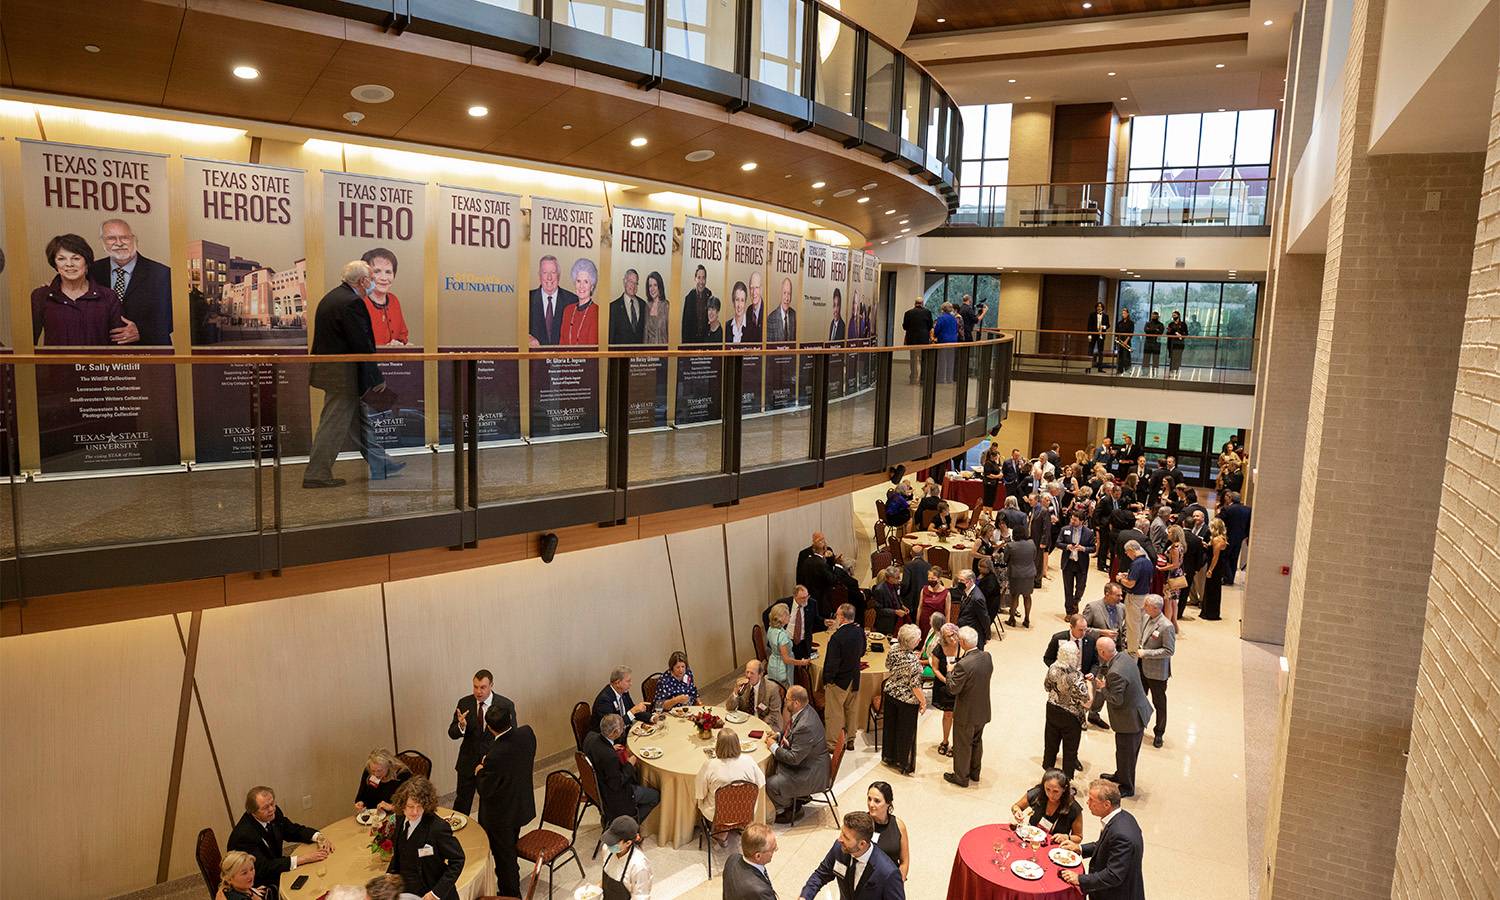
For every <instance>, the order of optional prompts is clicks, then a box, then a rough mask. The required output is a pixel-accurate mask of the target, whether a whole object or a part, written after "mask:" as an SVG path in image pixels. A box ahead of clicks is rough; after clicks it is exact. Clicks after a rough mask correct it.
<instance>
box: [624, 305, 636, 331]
mask: <svg viewBox="0 0 1500 900" xmlns="http://www.w3.org/2000/svg"><path fill="white" fill-rule="evenodd" d="M625 309H626V310H628V311H629V313H630V327H631V328H634V327H635V298H634V297H630V298H628V299H627V300H626V301H625Z"/></svg>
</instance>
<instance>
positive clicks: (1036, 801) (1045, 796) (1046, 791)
mask: <svg viewBox="0 0 1500 900" xmlns="http://www.w3.org/2000/svg"><path fill="white" fill-rule="evenodd" d="M1010 814H1011V815H1012V816H1013V817H1014V818H1015V820H1016V822H1017V823H1020V824H1025V825H1035V826H1036V827H1037V828H1040V829H1042V830H1043V831H1045V832H1047V834H1048V835H1051V836H1063V837H1067V838H1068V839H1070V840H1072V841H1073V842H1074V843H1077V842H1079V841H1081V840H1083V807H1082V806H1081V805H1080V804H1079V802H1078V798H1077V797H1076V796H1075V791H1074V789H1073V782H1072V780H1071V779H1069V778H1068V776H1066V775H1064V774H1063V773H1062V772H1061V771H1059V770H1057V769H1048V770H1047V774H1045V775H1043V776H1042V781H1041V783H1040V784H1038V785H1036V786H1035V787H1033V788H1030V789H1028V790H1027V791H1026V793H1024V794H1022V795H1021V799H1019V800H1017V801H1016V802H1015V803H1012V804H1011V805H1010ZM1055 843H1061V842H1060V841H1059V842H1055Z"/></svg>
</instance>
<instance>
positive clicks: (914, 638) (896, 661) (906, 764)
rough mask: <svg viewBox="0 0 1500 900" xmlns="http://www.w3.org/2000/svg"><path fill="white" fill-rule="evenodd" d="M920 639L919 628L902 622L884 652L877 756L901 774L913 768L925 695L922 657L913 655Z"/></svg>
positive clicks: (908, 773)
mask: <svg viewBox="0 0 1500 900" xmlns="http://www.w3.org/2000/svg"><path fill="white" fill-rule="evenodd" d="M921 642H922V630H921V629H920V628H918V627H917V626H916V625H913V624H906V625H902V626H901V630H900V631H897V632H896V647H894V648H892V649H891V651H890V652H889V653H887V654H886V655H885V669H886V676H885V685H884V686H883V687H882V688H881V692H882V693H883V694H884V695H885V697H884V703H885V730H884V733H883V734H882V735H881V737H882V738H883V739H884V741H885V746H883V747H881V749H880V758H881V759H882V760H883V761H884V762H885V764H886V765H888V766H895V767H896V768H897V769H899V770H900V771H901V773H902V774H904V775H910V774H911V773H912V772H913V771H914V770H915V769H916V768H917V716H919V715H920V714H921V713H922V712H923V711H924V710H926V708H927V698H926V697H925V696H924V695H923V694H922V660H921V658H920V657H918V656H917V645H918V644H920V643H921Z"/></svg>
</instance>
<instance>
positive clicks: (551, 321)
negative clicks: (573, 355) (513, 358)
mask: <svg viewBox="0 0 1500 900" xmlns="http://www.w3.org/2000/svg"><path fill="white" fill-rule="evenodd" d="M536 272H537V286H536V287H534V288H532V289H531V295H530V298H531V317H530V319H529V322H530V331H531V337H530V339H529V340H530V344H531V346H532V347H552V346H556V345H557V344H559V343H561V342H562V321H563V311H564V310H566V309H567V308H568V307H570V306H576V305H577V304H578V295H577V294H575V293H573V292H572V291H570V290H568V289H567V288H565V287H560V286H559V284H558V282H559V281H561V280H562V266H561V265H560V264H559V263H558V261H557V257H555V256H553V255H552V254H550V253H549V254H547V255H546V256H543V257H542V258H541V259H539V260H537V265H536Z"/></svg>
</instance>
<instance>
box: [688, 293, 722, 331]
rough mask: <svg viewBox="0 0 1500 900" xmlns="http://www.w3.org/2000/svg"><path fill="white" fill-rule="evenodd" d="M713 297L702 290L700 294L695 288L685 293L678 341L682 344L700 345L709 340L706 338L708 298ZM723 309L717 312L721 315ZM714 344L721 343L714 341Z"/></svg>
mask: <svg viewBox="0 0 1500 900" xmlns="http://www.w3.org/2000/svg"><path fill="white" fill-rule="evenodd" d="M712 296H713V291H710V290H709V289H708V288H704V289H703V290H702V291H701V292H700V291H699V290H698V289H697V288H693V289H692V290H690V291H688V292H687V295H686V296H685V297H683V298H682V337H681V338H680V339H679V342H680V343H683V344H702V343H705V342H707V341H708V340H709V337H708V333H709V332H708V298H709V297H712ZM723 312H724V311H723V309H722V308H721V309H720V310H719V313H720V315H723ZM715 343H723V341H716V342H715Z"/></svg>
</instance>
